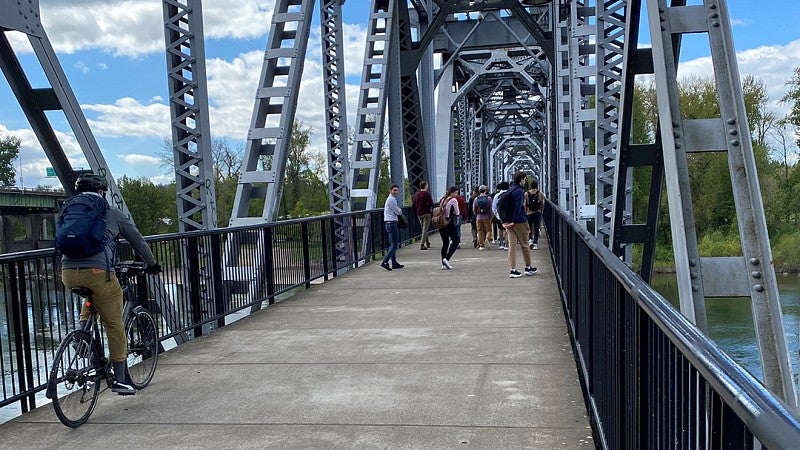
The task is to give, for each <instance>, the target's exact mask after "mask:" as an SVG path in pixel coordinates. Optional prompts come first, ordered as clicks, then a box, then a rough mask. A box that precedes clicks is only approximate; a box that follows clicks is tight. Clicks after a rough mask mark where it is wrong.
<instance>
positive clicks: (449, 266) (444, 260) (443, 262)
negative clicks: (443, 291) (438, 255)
mask: <svg viewBox="0 0 800 450" xmlns="http://www.w3.org/2000/svg"><path fill="white" fill-rule="evenodd" d="M442 267H447V269H448V270H449V269H452V268H453V266H452V265H450V261H448V260H447V259H446V258H445V259H442Z"/></svg>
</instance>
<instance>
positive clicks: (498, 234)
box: [492, 181, 509, 250]
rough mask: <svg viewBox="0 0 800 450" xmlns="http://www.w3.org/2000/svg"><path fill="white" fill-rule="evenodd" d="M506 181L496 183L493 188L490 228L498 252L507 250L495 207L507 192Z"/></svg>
mask: <svg viewBox="0 0 800 450" xmlns="http://www.w3.org/2000/svg"><path fill="white" fill-rule="evenodd" d="M508 188H509V185H508V181H501V182H499V183H497V186H496V187H495V193H494V197H492V228H493V232H494V238H495V242H496V243H497V248H499V249H500V250H508V242H507V240H506V234H508V233H506V230H505V228H503V223H502V221H501V220H500V212H499V211H498V210H497V206H498V205H499V204H500V200H501V199H502V198H503V196H504V195H505V194H506V192H508Z"/></svg>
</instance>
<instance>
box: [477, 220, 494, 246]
mask: <svg viewBox="0 0 800 450" xmlns="http://www.w3.org/2000/svg"><path fill="white" fill-rule="evenodd" d="M475 225H476V226H477V227H478V247H483V244H484V243H485V242H486V239H487V238H488V239H491V238H492V219H476V220H475Z"/></svg>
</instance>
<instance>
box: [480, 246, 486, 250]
mask: <svg viewBox="0 0 800 450" xmlns="http://www.w3.org/2000/svg"><path fill="white" fill-rule="evenodd" d="M478 250H486V248H485V247H484V246H482V245H481V246H480V247H478Z"/></svg>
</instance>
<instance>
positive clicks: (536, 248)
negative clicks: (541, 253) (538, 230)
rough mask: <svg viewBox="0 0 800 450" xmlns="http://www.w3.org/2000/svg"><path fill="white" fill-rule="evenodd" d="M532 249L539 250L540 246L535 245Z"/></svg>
mask: <svg viewBox="0 0 800 450" xmlns="http://www.w3.org/2000/svg"><path fill="white" fill-rule="evenodd" d="M531 248H532V249H534V250H539V246H538V245H536V244H533V246H532V247H531Z"/></svg>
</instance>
